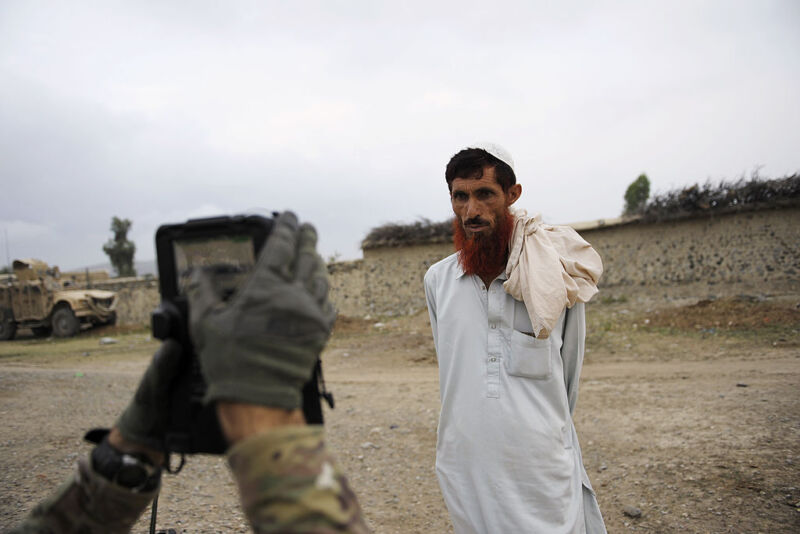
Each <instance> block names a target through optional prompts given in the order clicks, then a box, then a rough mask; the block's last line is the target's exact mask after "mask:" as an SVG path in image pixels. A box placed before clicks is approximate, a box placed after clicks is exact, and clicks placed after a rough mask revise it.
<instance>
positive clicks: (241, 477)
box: [9, 426, 369, 534]
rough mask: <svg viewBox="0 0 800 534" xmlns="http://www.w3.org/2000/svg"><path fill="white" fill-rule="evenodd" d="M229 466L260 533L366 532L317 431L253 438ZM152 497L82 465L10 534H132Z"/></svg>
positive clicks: (298, 429) (232, 453) (287, 430)
mask: <svg viewBox="0 0 800 534" xmlns="http://www.w3.org/2000/svg"><path fill="white" fill-rule="evenodd" d="M228 463H229V465H230V468H231V471H232V472H233V476H234V478H236V480H237V481H238V483H239V491H240V493H241V500H242V506H243V508H244V511H245V514H246V515H247V518H248V519H249V521H250V524H251V525H252V527H253V531H254V532H256V533H258V534H263V533H268V532H275V533H278V532H279V533H285V534H296V533H301V532H302V533H308V534H333V533H351V534H366V533H368V532H369V529H368V528H367V526H366V524H365V523H364V519H363V517H362V514H361V508H360V507H359V505H358V501H357V499H356V496H355V494H354V493H353V491H352V490H351V489H350V486H349V485H348V483H347V479H346V478H345V476H344V475H343V474H342V473H341V471H340V470H339V469H338V467H337V466H336V464H335V463H334V461H333V458H332V457H331V455H330V454H329V453H328V451H327V449H326V447H325V442H324V439H323V429H322V427H321V426H291V427H281V428H275V429H272V430H270V431H269V432H264V433H261V434H258V435H256V436H252V437H250V438H247V439H245V440H243V441H241V442H239V443H237V444H236V445H235V446H233V447H231V449H230V450H229V451H228ZM156 493H158V490H156V491H153V492H150V493H135V492H133V491H130V490H128V489H126V488H123V487H121V486H118V485H116V484H112V483H111V482H109V481H107V480H106V479H104V478H103V477H102V476H100V475H99V474H97V473H95V472H94V471H93V470H92V468H91V467H90V465H89V461H88V460H87V459H82V460H80V461H79V462H78V469H77V472H76V474H75V476H74V477H73V478H72V480H70V481H68V482H67V483H66V484H64V485H63V486H62V487H61V488H60V489H59V491H58V492H57V493H56V494H55V495H53V496H52V497H50V498H48V499H46V500H45V501H43V502H42V503H40V504H39V505H38V506H37V507H36V508H34V509H33V511H32V512H31V513H30V515H29V516H28V517H27V518H26V519H25V521H23V523H22V524H21V525H19V526H17V527H16V528H15V529H13V530H12V531H10V533H9V534H60V533H67V532H74V533H80V534H95V533H105V534H117V533H125V532H129V531H130V529H131V527H132V526H133V524H134V523H135V522H136V521H137V519H138V518H139V516H140V515H141V514H142V512H144V510H145V508H146V507H147V506H148V504H149V503H150V501H151V500H152V499H153V497H155V495H156Z"/></svg>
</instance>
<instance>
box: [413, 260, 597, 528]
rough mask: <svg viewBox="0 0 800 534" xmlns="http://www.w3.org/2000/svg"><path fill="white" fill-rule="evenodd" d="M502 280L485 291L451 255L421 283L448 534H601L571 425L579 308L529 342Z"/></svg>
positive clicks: (526, 325) (581, 328)
mask: <svg viewBox="0 0 800 534" xmlns="http://www.w3.org/2000/svg"><path fill="white" fill-rule="evenodd" d="M505 279H506V275H505V273H504V274H501V275H500V276H499V277H498V278H497V279H495V280H494V281H493V282H492V284H491V286H490V287H489V288H488V290H487V288H485V287H484V285H483V282H482V281H481V280H480V278H479V277H477V276H474V275H465V274H464V271H463V269H462V268H461V267H460V265H459V264H458V259H457V254H453V255H451V256H449V257H448V258H445V259H444V260H442V261H440V262H438V263H436V264H435V265H433V266H432V267H431V268H430V269H429V270H428V272H427V274H426V275H425V295H426V298H427V301H428V311H429V313H430V319H431V327H432V329H433V338H434V343H435V345H436V353H437V357H438V360H439V385H440V394H441V414H440V417H439V429H438V439H437V444H436V474H437V476H438V478H439V485H440V487H441V490H442V495H443V496H444V501H445V503H446V505H447V509H448V511H449V512H450V517H451V519H452V521H453V526H454V528H455V532H456V534H505V533H542V534H559V533H588V534H596V533H604V532H605V526H604V525H603V519H602V517H601V515H600V509H599V507H598V505H597V500H596V498H595V495H594V491H593V490H592V486H591V484H590V482H589V478H588V476H587V475H586V471H585V469H584V467H583V461H582V459H581V450H580V446H579V444H578V437H577V434H576V433H575V426H574V425H573V422H572V412H573V410H574V409H575V402H576V400H577V396H578V380H579V378H580V371H581V365H582V363H583V350H584V338H585V317H584V305H583V303H580V302H578V303H576V304H575V305H574V306H573V307H572V308H571V309H570V310H566V309H565V311H564V312H562V314H561V316H560V318H559V320H558V322H557V324H556V325H555V327H554V328H553V329H552V331H551V333H550V336H549V337H548V338H546V339H537V338H534V337H532V335H529V334H531V333H532V328H531V321H530V318H529V316H528V313H527V310H526V308H525V305H524V304H523V303H522V302H520V301H518V300H515V299H514V298H512V297H511V296H509V295H508V294H506V293H505V291H504V290H503V286H502V284H503V281H504V280H505Z"/></svg>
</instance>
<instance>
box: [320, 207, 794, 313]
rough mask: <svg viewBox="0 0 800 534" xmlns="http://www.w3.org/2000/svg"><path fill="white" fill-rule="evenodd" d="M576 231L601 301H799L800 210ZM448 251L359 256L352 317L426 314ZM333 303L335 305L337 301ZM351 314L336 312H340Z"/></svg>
mask: <svg viewBox="0 0 800 534" xmlns="http://www.w3.org/2000/svg"><path fill="white" fill-rule="evenodd" d="M580 233H581V235H582V236H583V237H584V239H586V240H587V241H589V242H590V243H591V244H592V245H593V246H594V247H595V248H596V249H597V251H598V252H599V253H600V255H601V257H602V258H603V264H604V268H605V272H604V274H603V278H602V280H601V283H600V290H601V292H600V295H599V298H604V297H608V298H619V297H623V296H624V297H635V298H638V299H645V300H648V299H652V300H664V299H667V300H679V299H685V298H689V299H700V298H719V297H725V296H737V295H748V296H755V297H769V296H782V295H800V207H786V208H774V209H763V210H760V211H751V212H742V213H730V214H725V215H716V216H711V217H709V216H702V217H698V218H693V219H683V220H677V221H668V222H655V223H629V224H622V225H615V226H601V227H598V228H595V229H590V230H583V231H581V232H580ZM451 253H452V246H451V245H422V246H419V245H417V246H409V247H385V248H376V249H368V250H365V251H364V260H363V263H362V265H361V268H362V269H363V271H364V279H363V280H359V286H358V292H359V297H360V299H361V300H359V301H358V302H359V303H360V302H363V303H364V307H363V308H362V312H361V313H360V314H356V315H364V314H371V315H395V314H406V313H410V312H413V311H417V310H419V309H422V308H424V307H425V295H424V292H423V289H422V278H423V276H424V274H425V271H426V270H427V268H428V267H429V266H430V265H432V264H433V263H435V262H436V261H438V260H440V259H442V258H444V257H446V256H448V255H449V254H451ZM349 276H353V274H352V273H351V274H350V275H349ZM332 277H333V278H334V279H335V278H336V277H337V274H336V273H333V274H332ZM334 285H336V282H334ZM342 287H343V288H344V287H347V284H343V285H342ZM340 294H346V292H344V291H343V290H340ZM339 298H340V297H338V296H335V297H334V302H337V303H338V302H341V301H340V300H339ZM351 298H352V295H351ZM354 302H355V301H354ZM357 310H358V307H357V306H356V307H355V308H344V307H342V312H343V313H346V314H351V313H352V312H355V311H357Z"/></svg>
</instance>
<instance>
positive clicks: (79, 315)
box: [0, 259, 117, 340]
mask: <svg viewBox="0 0 800 534" xmlns="http://www.w3.org/2000/svg"><path fill="white" fill-rule="evenodd" d="M116 306H117V294H116V293H114V292H113V291H103V290H98V289H65V288H64V285H63V284H62V282H61V273H60V272H59V270H58V267H50V266H48V265H47V264H46V263H44V262H43V261H40V260H34V259H25V260H14V263H13V274H12V275H8V276H6V277H4V279H0V340H7V339H13V338H14V335H15V334H16V332H17V329H18V328H30V329H31V330H33V333H34V334H35V335H37V336H47V335H50V334H51V333H52V335H54V336H56V337H69V336H74V335H75V334H77V333H78V332H79V331H80V329H81V327H82V325H101V324H114V323H116V321H117V314H116V311H115V309H116Z"/></svg>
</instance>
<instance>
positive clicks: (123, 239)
mask: <svg viewBox="0 0 800 534" xmlns="http://www.w3.org/2000/svg"><path fill="white" fill-rule="evenodd" d="M132 224H133V223H132V222H131V221H130V220H129V219H120V218H119V217H114V218H112V219H111V231H112V232H113V233H114V239H109V240H108V242H107V243H106V244H105V245H103V252H105V253H106V254H108V258H109V259H110V260H111V265H113V266H114V270H116V271H117V276H136V269H134V268H133V255H134V254H135V253H136V245H134V244H133V242H132V241H128V230H130V229H131V225H132Z"/></svg>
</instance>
